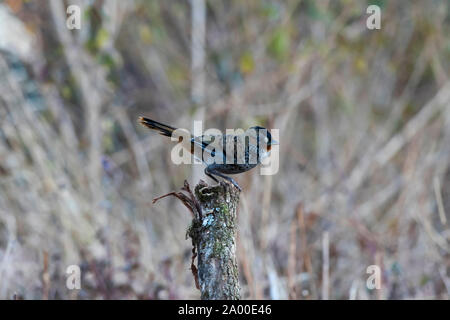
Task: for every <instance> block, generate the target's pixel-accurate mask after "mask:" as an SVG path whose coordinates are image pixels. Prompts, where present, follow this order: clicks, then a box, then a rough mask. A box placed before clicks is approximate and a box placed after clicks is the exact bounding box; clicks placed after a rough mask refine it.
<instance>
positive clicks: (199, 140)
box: [139, 117, 278, 190]
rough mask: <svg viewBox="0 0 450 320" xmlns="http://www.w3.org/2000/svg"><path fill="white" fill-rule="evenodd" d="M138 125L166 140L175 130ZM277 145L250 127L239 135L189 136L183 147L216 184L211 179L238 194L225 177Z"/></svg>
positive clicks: (262, 131)
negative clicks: (226, 184) (198, 160)
mask: <svg viewBox="0 0 450 320" xmlns="http://www.w3.org/2000/svg"><path fill="white" fill-rule="evenodd" d="M139 122H140V123H141V124H142V125H143V126H145V127H147V128H150V129H152V130H156V131H158V132H159V133H160V134H161V135H163V136H167V137H173V136H174V137H177V138H179V140H178V141H179V142H181V141H182V140H183V139H182V136H181V135H179V136H177V135H176V130H177V129H176V128H174V127H171V126H168V125H165V124H162V123H160V122H157V121H154V120H152V119H149V118H145V117H139ZM276 144H278V142H276V141H275V140H273V139H272V136H271V134H270V132H269V130H267V129H266V128H263V127H259V126H256V127H251V128H249V129H248V130H247V131H246V132H243V133H241V134H234V135H231V134H225V135H224V134H217V135H202V136H198V137H194V136H192V135H189V141H187V143H186V142H185V144H184V146H185V149H187V150H188V151H189V152H190V153H192V154H193V155H194V157H196V158H197V159H200V160H201V161H202V162H203V163H205V164H206V168H205V174H206V175H207V176H209V177H210V178H211V179H213V180H214V181H216V182H218V180H217V178H216V177H215V176H218V177H221V178H223V179H225V180H227V181H229V182H231V183H232V184H233V185H234V186H235V187H236V188H238V189H239V190H241V188H240V187H239V185H238V184H237V183H236V181H234V180H233V179H232V178H230V177H228V176H226V175H227V174H238V173H242V172H246V171H248V170H250V169H252V168H254V167H256V166H257V165H258V164H260V163H261V161H262V160H263V159H264V158H266V157H268V156H269V154H270V150H271V147H272V146H273V145H276Z"/></svg>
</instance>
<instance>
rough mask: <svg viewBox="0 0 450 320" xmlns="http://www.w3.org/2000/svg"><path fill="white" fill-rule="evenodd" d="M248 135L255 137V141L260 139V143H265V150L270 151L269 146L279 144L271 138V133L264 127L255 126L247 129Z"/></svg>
mask: <svg viewBox="0 0 450 320" xmlns="http://www.w3.org/2000/svg"><path fill="white" fill-rule="evenodd" d="M248 131H249V136H251V137H253V138H255V139H256V141H258V139H259V141H260V143H261V142H262V143H264V144H266V145H267V151H270V149H271V147H272V146H274V145H277V144H279V143H278V141H276V140H274V139H272V135H271V134H270V131H269V130H268V129H266V128H264V127H260V126H255V127H251V128H249V129H248ZM261 140H262V141H261Z"/></svg>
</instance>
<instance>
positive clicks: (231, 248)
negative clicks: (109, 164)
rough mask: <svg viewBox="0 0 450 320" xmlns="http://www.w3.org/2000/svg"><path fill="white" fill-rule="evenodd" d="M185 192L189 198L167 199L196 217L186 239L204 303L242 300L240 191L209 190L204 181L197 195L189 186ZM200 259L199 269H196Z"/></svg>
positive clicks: (222, 185)
mask: <svg viewBox="0 0 450 320" xmlns="http://www.w3.org/2000/svg"><path fill="white" fill-rule="evenodd" d="M182 190H183V191H185V192H186V193H187V194H188V195H186V194H184V193H182V192H178V193H175V192H172V193H169V194H167V195H165V196H169V195H172V196H176V197H177V198H178V199H180V200H181V201H182V202H183V203H184V204H185V205H186V206H187V207H188V208H189V209H190V210H191V212H192V214H193V219H192V223H191V226H190V227H189V228H188V230H187V232H186V238H187V237H190V238H191V239H192V245H193V249H192V253H193V256H192V265H191V269H192V273H193V275H194V278H195V283H196V286H197V288H198V289H199V290H200V293H201V299H202V300H238V299H239V298H240V286H239V270H238V264H237V260H236V228H237V224H236V211H237V208H238V204H239V194H240V191H239V190H238V189H237V188H235V187H234V186H233V185H231V184H228V183H225V182H220V184H218V185H214V186H209V185H208V184H206V183H205V182H204V181H202V180H200V182H199V183H198V184H197V185H196V186H195V191H194V193H192V192H191V190H190V188H189V185H188V184H187V182H185V185H184V188H183V189H182ZM165 196H163V197H165ZM161 198H162V197H160V198H157V199H155V200H154V201H157V200H159V199H161ZM196 257H197V267H196V266H195V265H194V260H195V258H196Z"/></svg>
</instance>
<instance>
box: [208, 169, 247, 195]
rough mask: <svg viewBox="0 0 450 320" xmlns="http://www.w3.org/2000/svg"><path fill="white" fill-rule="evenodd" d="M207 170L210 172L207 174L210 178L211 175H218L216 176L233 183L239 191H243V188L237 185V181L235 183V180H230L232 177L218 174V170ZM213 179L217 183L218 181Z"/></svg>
mask: <svg viewBox="0 0 450 320" xmlns="http://www.w3.org/2000/svg"><path fill="white" fill-rule="evenodd" d="M206 169H207V170H208V173H207V175H208V176H210V177H211V174H214V175H216V176H219V177H221V178H223V179H225V180H227V181H229V182H231V183H232V184H233V185H234V186H235V187H236V188H238V190H239V191H242V189H241V187H239V185H238V184H237V182H236V181H234V179H233V178H230V177H228V176H226V175H224V174H221V173H220V172H217V171H216V170H210V169H208V168H206ZM205 173H206V170H205ZM213 179H214V180H216V181H217V179H215V178H213Z"/></svg>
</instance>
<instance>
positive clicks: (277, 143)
mask: <svg viewBox="0 0 450 320" xmlns="http://www.w3.org/2000/svg"><path fill="white" fill-rule="evenodd" d="M279 144H280V143H279V142H278V141H277V140H273V139H272V141H270V145H271V146H276V145H279Z"/></svg>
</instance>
